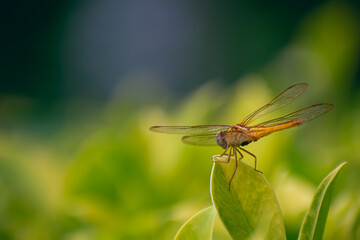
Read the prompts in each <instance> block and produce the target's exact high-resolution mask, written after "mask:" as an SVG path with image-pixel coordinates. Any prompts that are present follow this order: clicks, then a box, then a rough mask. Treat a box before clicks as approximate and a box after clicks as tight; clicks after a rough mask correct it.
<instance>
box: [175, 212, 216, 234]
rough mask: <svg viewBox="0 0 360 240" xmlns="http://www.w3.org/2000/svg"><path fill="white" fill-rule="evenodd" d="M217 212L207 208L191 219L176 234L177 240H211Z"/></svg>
mask: <svg viewBox="0 0 360 240" xmlns="http://www.w3.org/2000/svg"><path fill="white" fill-rule="evenodd" d="M215 216H216V210H215V208H214V207H209V208H206V209H204V210H202V211H200V212H198V213H197V214H195V215H194V216H193V217H191V218H190V219H189V220H188V221H187V222H186V223H185V224H184V225H183V226H182V227H181V228H180V230H179V232H178V233H177V234H176V237H175V239H176V240H184V239H187V240H192V239H194V240H198V239H204V240H206V239H209V240H210V239H211V238H212V230H213V225H214V219H215Z"/></svg>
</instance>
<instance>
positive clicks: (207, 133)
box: [150, 83, 334, 190]
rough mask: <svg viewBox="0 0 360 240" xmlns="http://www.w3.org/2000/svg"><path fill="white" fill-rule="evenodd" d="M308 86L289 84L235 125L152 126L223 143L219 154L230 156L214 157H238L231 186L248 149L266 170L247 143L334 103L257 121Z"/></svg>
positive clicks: (188, 138)
mask: <svg viewBox="0 0 360 240" xmlns="http://www.w3.org/2000/svg"><path fill="white" fill-rule="evenodd" d="M307 87H308V84H307V83H299V84H295V85H292V86H290V87H288V88H287V89H285V90H284V91H282V92H281V93H279V94H278V95H277V96H276V97H274V98H273V99H272V100H271V101H270V102H268V103H267V104H265V105H264V106H262V107H260V108H259V109H257V110H256V111H254V112H252V113H251V114H249V115H248V116H247V117H246V118H245V119H244V120H243V121H242V122H240V123H238V124H235V125H198V126H153V127H151V128H150V130H151V131H154V132H159V133H170V134H182V135H184V137H183V138H182V141H183V142H184V143H187V144H192V145H199V146H213V145H219V146H220V147H222V148H223V149H224V152H223V153H222V154H221V155H216V157H223V156H227V158H226V161H221V160H215V158H214V157H213V161H214V162H219V163H229V162H230V159H231V157H233V158H234V159H235V168H234V172H233V174H232V176H231V178H230V180H229V190H230V186H231V182H232V180H233V178H234V176H235V173H236V170H237V168H238V161H240V160H242V159H243V157H244V155H243V153H247V154H249V155H250V156H252V157H253V158H254V159H255V163H254V170H255V171H257V172H259V173H262V172H261V171H259V170H258V169H257V168H256V166H257V158H256V156H255V155H254V154H253V153H251V152H249V151H248V150H246V149H245V148H244V146H246V145H248V144H250V143H252V142H256V141H257V140H259V139H260V138H262V137H265V136H267V135H269V134H271V133H273V132H277V131H280V130H283V129H287V128H291V127H294V126H299V125H301V124H303V123H305V122H308V121H310V120H312V119H314V118H316V117H318V116H320V115H322V114H324V113H326V112H328V111H330V110H331V109H332V108H333V107H334V105H333V104H327V103H321V104H315V105H311V106H308V107H305V108H302V109H300V110H298V111H295V112H292V113H290V114H287V115H285V116H282V117H279V118H275V119H271V120H268V121H265V122H262V123H259V124H254V123H253V122H254V121H255V120H257V119H259V118H260V117H263V116H265V115H267V114H269V113H271V112H273V111H275V110H278V109H280V108H282V107H285V106H286V105H288V104H290V103H291V102H293V101H294V100H295V99H296V98H298V97H299V96H300V95H301V94H302V93H303V92H304V91H305V90H306V88H307Z"/></svg>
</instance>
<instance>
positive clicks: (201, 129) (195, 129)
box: [150, 125, 230, 135]
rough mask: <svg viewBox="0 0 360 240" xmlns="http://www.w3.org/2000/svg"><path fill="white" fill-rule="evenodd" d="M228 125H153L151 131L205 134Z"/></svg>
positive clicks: (224, 128)
mask: <svg viewBox="0 0 360 240" xmlns="http://www.w3.org/2000/svg"><path fill="white" fill-rule="evenodd" d="M229 127H230V126H228V125H199V126H153V127H151V128H150V130H151V131H154V132H160V133H171V134H184V135H205V134H212V133H217V132H218V131H222V130H226V129H228V128H229Z"/></svg>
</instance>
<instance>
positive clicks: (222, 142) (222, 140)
mask: <svg viewBox="0 0 360 240" xmlns="http://www.w3.org/2000/svg"><path fill="white" fill-rule="evenodd" d="M215 138H216V142H217V144H218V145H219V146H220V147H222V148H224V149H225V148H226V147H227V143H226V140H225V133H224V131H219V132H218V133H217V134H216V136H215Z"/></svg>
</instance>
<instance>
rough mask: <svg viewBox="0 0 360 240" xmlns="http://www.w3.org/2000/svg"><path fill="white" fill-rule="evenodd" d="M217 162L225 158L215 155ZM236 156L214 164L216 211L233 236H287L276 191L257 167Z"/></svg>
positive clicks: (265, 237) (267, 237)
mask: <svg viewBox="0 0 360 240" xmlns="http://www.w3.org/2000/svg"><path fill="white" fill-rule="evenodd" d="M214 159H215V160H218V161H224V159H223V158H222V159H220V158H216V157H215V158H214ZM233 164H234V159H232V161H231V162H230V163H229V164H226V163H218V162H217V163H215V164H214V166H213V171H212V175H211V195H212V200H213V203H214V205H215V207H216V209H217V212H218V214H219V216H220V219H221V220H222V222H223V224H224V225H225V227H226V229H227V230H228V232H229V234H230V236H231V237H232V238H233V239H286V234H285V227H284V221H283V217H282V214H281V210H280V206H279V203H278V201H277V199H276V196H275V193H274V190H273V189H272V187H271V185H270V184H269V182H268V181H267V180H266V179H265V177H264V175H263V174H261V173H259V172H256V171H254V167H252V166H250V165H248V164H246V163H244V162H242V161H238V165H239V166H238V169H237V171H236V174H235V177H234V179H233V181H232V183H231V189H230V190H229V180H230V178H231V176H232V174H233V172H234V167H233Z"/></svg>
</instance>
